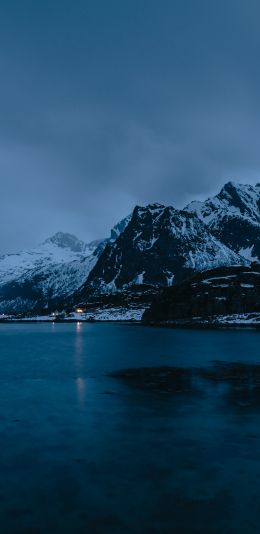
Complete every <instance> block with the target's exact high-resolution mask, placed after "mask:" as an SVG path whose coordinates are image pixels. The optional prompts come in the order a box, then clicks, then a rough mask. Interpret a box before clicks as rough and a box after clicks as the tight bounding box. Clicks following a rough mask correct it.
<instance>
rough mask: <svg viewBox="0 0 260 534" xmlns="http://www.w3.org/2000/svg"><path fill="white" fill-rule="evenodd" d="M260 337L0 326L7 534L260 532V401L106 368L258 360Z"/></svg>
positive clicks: (2, 528)
mask: <svg viewBox="0 0 260 534" xmlns="http://www.w3.org/2000/svg"><path fill="white" fill-rule="evenodd" d="M259 348H260V332H255V331H253V330H252V331H242V330H238V331H228V330H226V331H195V330H191V331H186V330H170V329H160V328H157V329H155V328H154V329H153V328H146V327H138V326H132V325H129V326H127V325H116V324H104V325H102V324H70V325H64V324H53V325H52V324H31V325H29V324H23V325H19V324H18V325H17V324H13V325H3V324H2V325H0V365H1V374H0V444H1V454H0V532H1V534H5V533H12V534H13V533H14V534H16V533H17V534H18V533H26V534H27V533H28V534H29V533H67V532H69V533H70V532H71V533H81V532H82V533H90V534H91V533H102V534H103V533H105V534H106V533H113V534H114V533H115V534H116V533H121V532H122V533H123V532H126V533H127V532H130V533H132V532H133V533H137V534H138V533H151V534H152V533H172V532H176V533H182V534H186V533H187V534H190V533H191V534H193V533H200V534H203V533H209V534H211V533H214V534H215V533H216V534H219V533H227V534H232V533H234V534H240V533H243V534H244V533H245V534H251V533H255V532H260V403H259V405H258V404H256V405H247V404H245V405H244V404H243V403H241V404H239V403H234V402H232V401H231V400H230V398H229V397H228V396H227V395H225V394H224V393H223V386H222V385H221V384H214V383H210V382H208V384H207V385H206V386H204V390H203V392H202V393H200V394H195V393H194V394H189V395H185V394H183V395H182V394H181V395H165V394H158V393H156V392H155V393H154V392H151V391H142V390H138V389H136V388H134V387H130V386H129V385H127V384H126V383H124V382H123V381H120V380H117V379H115V378H112V377H109V376H107V373H109V372H112V371H115V370H117V369H122V368H127V367H146V366H161V365H174V366H184V367H202V368H206V367H208V366H210V365H211V362H212V361H213V360H221V361H227V362H257V363H259V364H260V350H259Z"/></svg>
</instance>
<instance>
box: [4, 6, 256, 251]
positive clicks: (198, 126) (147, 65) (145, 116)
mask: <svg viewBox="0 0 260 534" xmlns="http://www.w3.org/2000/svg"><path fill="white" fill-rule="evenodd" d="M259 20H260V3H259V1H258V0H218V1H216V0H199V1H197V0H37V1H35V0H23V1H21V0H1V2H0V69H1V83H0V182H1V189H0V208H1V209H0V254H1V253H3V252H13V251H16V250H19V249H21V248H27V247H31V246H34V245H36V244H37V243H39V242H41V241H42V240H43V239H45V238H46V237H48V236H50V235H52V234H53V233H55V232H56V231H65V232H71V233H74V234H76V235H77V236H78V237H80V238H81V239H84V240H86V241H88V240H90V239H94V238H99V237H103V236H106V235H107V234H108V233H109V229H110V227H111V226H112V225H113V224H114V223H116V222H117V221H118V220H119V219H120V218H122V217H124V216H125V215H126V214H128V212H129V211H130V210H131V209H132V208H133V206H134V205H135V204H147V203H149V202H161V203H166V204H172V205H174V206H176V207H183V206H184V205H185V204H186V203H187V202H188V201H189V200H191V199H195V198H198V199H202V198H206V197H207V196H209V195H211V194H213V193H216V192H217V191H218V190H219V189H220V187H221V186H222V185H223V184H224V183H225V182H226V181H228V180H230V179H232V180H234V181H239V182H248V183H256V182H257V181H259V180H260V146H259V145H260V32H259Z"/></svg>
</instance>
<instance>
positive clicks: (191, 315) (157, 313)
mask: <svg viewBox="0 0 260 534" xmlns="http://www.w3.org/2000/svg"><path fill="white" fill-rule="evenodd" d="M255 312H260V264H252V266H251V267H241V266H237V267H224V268H218V269H212V270H210V271H204V272H203V273H198V274H197V275H195V276H193V277H192V278H190V279H189V280H186V281H184V282H182V283H180V284H177V285H176V286H174V287H171V288H167V289H164V290H163V291H162V292H161V294H160V295H158V297H157V298H155V300H154V301H153V303H152V305H151V307H150V308H149V309H148V310H146V311H145V313H144V315H143V321H144V322H145V323H155V324H156V323H167V322H169V323H170V322H174V321H182V320H187V319H198V318H202V319H203V318H204V319H205V318H209V317H213V316H218V315H231V314H244V313H255Z"/></svg>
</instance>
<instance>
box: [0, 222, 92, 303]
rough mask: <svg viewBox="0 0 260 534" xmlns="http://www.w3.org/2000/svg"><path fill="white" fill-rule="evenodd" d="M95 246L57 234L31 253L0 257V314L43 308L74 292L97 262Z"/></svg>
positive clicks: (73, 237) (72, 237) (30, 251)
mask: <svg viewBox="0 0 260 534" xmlns="http://www.w3.org/2000/svg"><path fill="white" fill-rule="evenodd" d="M98 244H99V242H96V241H95V242H92V243H89V244H85V243H83V242H82V241H79V240H78V239H77V238H76V237H75V236H72V235H70V234H64V233H62V232H59V233H57V234H55V235H54V236H52V237H51V238H49V239H47V240H46V241H45V242H44V243H42V244H41V245H39V246H38V247H36V248H34V249H32V250H29V251H23V252H20V253H18V254H6V255H5V256H1V257H0V311H1V313H4V312H8V313H10V312H11V313H13V312H16V313H17V312H21V311H25V310H31V309H34V308H35V307H44V306H46V305H48V302H51V301H53V300H55V299H58V298H60V297H61V296H66V295H69V294H71V293H73V292H74V291H75V290H76V289H77V288H78V287H79V286H80V285H81V284H82V283H83V282H84V281H85V280H86V278H87V276H88V274H89V272H90V270H91V269H92V267H93V266H94V264H95V262H96V261H97V256H96V255H95V254H94V251H95V249H96V247H97V245H98Z"/></svg>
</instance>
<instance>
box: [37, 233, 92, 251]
mask: <svg viewBox="0 0 260 534" xmlns="http://www.w3.org/2000/svg"><path fill="white" fill-rule="evenodd" d="M49 243H50V244H53V245H56V246H57V247H60V248H68V249H70V250H71V251H72V252H84V249H85V248H86V244H85V243H84V242H83V241H81V240H80V239H78V238H77V237H76V236H75V235H73V234H68V233H65V232H56V234H54V235H53V236H51V237H49V238H48V239H46V240H45V241H44V245H45V244H49Z"/></svg>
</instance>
